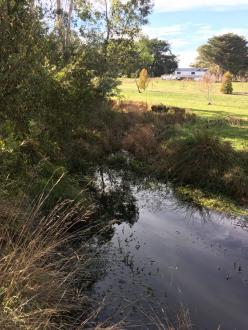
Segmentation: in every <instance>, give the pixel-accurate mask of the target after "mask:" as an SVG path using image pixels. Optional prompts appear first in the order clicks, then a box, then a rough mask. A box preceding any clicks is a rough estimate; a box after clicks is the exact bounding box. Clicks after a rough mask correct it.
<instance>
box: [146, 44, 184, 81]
mask: <svg viewBox="0 0 248 330" xmlns="http://www.w3.org/2000/svg"><path fill="white" fill-rule="evenodd" d="M147 48H148V50H149V52H150V54H151V55H152V57H153V61H152V63H151V65H150V67H149V68H150V73H151V75H152V76H154V77H159V76H161V75H162V74H166V73H172V72H174V71H175V70H176V68H177V65H178V62H177V58H176V56H175V55H173V54H172V52H171V48H170V44H169V43H168V42H167V41H165V40H159V39H151V40H149V39H148V40H147Z"/></svg>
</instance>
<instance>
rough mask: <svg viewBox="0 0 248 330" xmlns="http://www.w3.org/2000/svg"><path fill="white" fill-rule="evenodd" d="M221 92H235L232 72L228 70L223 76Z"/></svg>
mask: <svg viewBox="0 0 248 330" xmlns="http://www.w3.org/2000/svg"><path fill="white" fill-rule="evenodd" d="M221 92H222V93H224V94H232V92H233V87H232V75H231V73H230V72H226V73H225V74H224V76H223V81H222V86H221Z"/></svg>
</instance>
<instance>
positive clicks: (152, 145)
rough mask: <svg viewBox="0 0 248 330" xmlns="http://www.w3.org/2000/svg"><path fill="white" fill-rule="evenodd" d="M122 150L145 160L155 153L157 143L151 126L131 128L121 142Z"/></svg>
mask: <svg viewBox="0 0 248 330" xmlns="http://www.w3.org/2000/svg"><path fill="white" fill-rule="evenodd" d="M122 144H123V148H124V149H125V150H127V151H129V152H131V153H132V154H134V155H135V156H137V157H138V158H141V159H145V158H147V157H148V156H150V155H151V154H154V153H156V150H157V148H158V143H157V140H156V137H155V132H154V128H153V126H152V125H141V126H139V125H137V126H135V127H133V128H131V129H130V130H129V131H128V133H127V134H126V136H125V137H124V138H123V141H122Z"/></svg>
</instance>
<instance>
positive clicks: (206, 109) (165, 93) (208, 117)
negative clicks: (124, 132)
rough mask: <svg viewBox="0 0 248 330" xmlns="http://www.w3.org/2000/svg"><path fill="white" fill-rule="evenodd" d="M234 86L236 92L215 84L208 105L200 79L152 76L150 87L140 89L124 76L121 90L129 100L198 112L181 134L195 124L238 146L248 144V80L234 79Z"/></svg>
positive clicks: (125, 98)
mask: <svg viewBox="0 0 248 330" xmlns="http://www.w3.org/2000/svg"><path fill="white" fill-rule="evenodd" d="M233 87H234V94H233V95H224V94H222V93H221V92H220V84H219V83H216V84H213V86H212V92H211V94H212V105H208V101H207V96H206V89H205V88H204V86H202V83H200V82H190V81H163V80H160V79H152V80H151V81H150V84H149V86H148V89H147V91H146V92H144V93H138V91H137V87H136V84H135V81H134V80H133V79H123V80H122V84H121V86H120V90H121V95H122V96H123V97H124V100H127V101H141V102H147V103H148V106H151V105H152V104H160V103H163V104H166V105H171V106H177V107H182V108H186V109H188V110H190V111H192V112H193V113H195V114H196V115H197V116H198V117H199V120H198V121H197V122H196V123H195V124H194V125H193V126H190V127H187V126H186V127H184V132H183V131H182V134H184V133H185V134H186V135H187V134H188V131H189V130H191V129H192V128H193V129H194V128H199V129H202V128H204V127H205V128H206V127H208V128H210V129H211V132H212V133H213V134H215V135H218V136H220V137H221V138H222V139H224V140H226V141H230V142H231V143H232V144H233V146H234V147H235V148H238V149H243V148H246V147H247V146H248V121H247V120H248V83H236V82H235V83H233ZM209 121H210V124H209ZM212 121H214V122H212ZM228 122H229V125H228Z"/></svg>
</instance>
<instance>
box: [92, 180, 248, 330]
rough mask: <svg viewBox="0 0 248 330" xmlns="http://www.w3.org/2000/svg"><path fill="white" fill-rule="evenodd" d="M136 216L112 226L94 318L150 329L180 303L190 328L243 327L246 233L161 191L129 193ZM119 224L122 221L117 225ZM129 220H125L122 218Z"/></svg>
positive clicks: (247, 289) (247, 302)
mask: <svg viewBox="0 0 248 330" xmlns="http://www.w3.org/2000/svg"><path fill="white" fill-rule="evenodd" d="M129 193H132V195H133V196H134V197H135V199H136V210H137V212H136V217H135V221H132V223H131V224H130V223H129V222H128V221H126V222H122V223H120V224H115V225H114V226H113V231H112V238H111V239H110V241H108V242H107V243H105V244H103V246H102V247H101V249H102V252H103V256H104V258H105V271H104V274H103V275H102V276H101V278H100V279H99V281H98V282H97V283H96V284H95V286H94V290H93V292H94V294H93V296H94V297H95V298H96V299H99V300H101V299H102V298H104V299H105V300H104V306H105V307H104V308H103V309H102V310H101V312H100V314H99V319H100V320H106V319H111V321H114V322H118V321H120V320H125V321H126V323H125V325H124V326H123V328H127V329H136V328H137V327H138V328H139V329H155V328H156V327H154V325H153V324H154V323H156V322H155V319H156V318H157V317H158V319H159V320H160V321H161V322H162V323H163V324H165V323H166V321H165V320H166V319H167V318H170V319H173V316H174V315H175V313H176V311H177V309H178V306H179V305H180V304H182V305H183V306H185V307H186V308H187V309H188V310H189V313H190V318H191V322H192V324H193V328H194V329H211V330H212V329H225V330H229V329H239V330H247V329H248V228H247V227H246V226H245V223H244V222H242V221H239V220H237V219H236V220H233V219H230V218H225V217H223V216H220V215H217V214H214V213H212V214H206V213H205V214H204V213H202V212H199V211H194V210H189V209H187V208H186V207H185V206H179V203H178V201H177V200H176V199H175V197H173V195H172V194H171V193H168V191H167V190H166V189H165V188H164V187H161V186H160V187H159V188H154V189H146V190H144V189H141V190H139V189H138V188H137V187H132V188H131V190H130V191H129ZM122 220H123V219H122ZM127 220H128V219H127Z"/></svg>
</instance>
